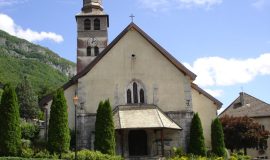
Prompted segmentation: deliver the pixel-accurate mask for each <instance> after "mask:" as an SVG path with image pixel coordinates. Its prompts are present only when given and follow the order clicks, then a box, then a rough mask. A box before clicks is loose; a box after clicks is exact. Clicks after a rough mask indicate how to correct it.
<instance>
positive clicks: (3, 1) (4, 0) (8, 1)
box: [0, 0, 28, 7]
mask: <svg viewBox="0 0 270 160" xmlns="http://www.w3.org/2000/svg"><path fill="white" fill-rule="evenodd" d="M27 1H28V0H0V7H3V6H10V5H14V4H19V3H25V2H27Z"/></svg>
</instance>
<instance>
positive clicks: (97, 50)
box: [95, 47, 99, 56]
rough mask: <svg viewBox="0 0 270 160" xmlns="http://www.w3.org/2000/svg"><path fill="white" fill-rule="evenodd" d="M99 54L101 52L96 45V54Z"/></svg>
mask: <svg viewBox="0 0 270 160" xmlns="http://www.w3.org/2000/svg"><path fill="white" fill-rule="evenodd" d="M98 54H99V48H98V47H95V56H98Z"/></svg>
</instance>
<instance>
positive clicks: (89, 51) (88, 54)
mask: <svg viewBox="0 0 270 160" xmlns="http://www.w3.org/2000/svg"><path fill="white" fill-rule="evenodd" d="M91 50H92V48H91V47H87V56H91Z"/></svg>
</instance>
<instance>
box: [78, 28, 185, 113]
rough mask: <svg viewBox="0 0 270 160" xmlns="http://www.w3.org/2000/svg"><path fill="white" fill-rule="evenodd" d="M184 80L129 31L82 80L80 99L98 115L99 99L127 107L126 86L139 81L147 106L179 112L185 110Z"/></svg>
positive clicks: (145, 43)
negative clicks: (155, 105) (156, 106)
mask: <svg viewBox="0 0 270 160" xmlns="http://www.w3.org/2000/svg"><path fill="white" fill-rule="evenodd" d="M132 54H134V55H136V58H135V59H132V56H131V55H132ZM184 78H186V77H185V76H184V74H183V73H182V72H180V71H179V70H178V69H177V68H176V67H175V66H174V65H173V64H172V63H171V62H169V61H168V60H167V59H166V58H165V57H164V56H163V55H162V54H161V53H159V51H158V50H157V49H156V48H154V47H153V46H152V45H151V44H150V43H148V41H146V40H145V39H144V38H143V37H142V36H141V35H140V34H139V33H138V32H137V31H136V30H130V31H129V32H128V33H127V34H126V35H125V36H124V37H123V38H122V39H121V40H120V41H119V42H118V43H117V44H116V45H115V46H114V47H113V48H112V49H111V50H110V51H109V53H107V55H105V56H104V57H103V58H102V59H101V60H100V61H99V62H98V63H97V64H96V65H95V66H94V68H93V69H92V70H91V71H90V72H88V74H86V75H85V76H84V77H82V78H80V79H79V83H78V87H79V97H84V99H83V101H84V103H85V109H86V112H88V113H96V110H97V107H98V104H99V102H100V100H104V99H108V98H109V99H110V102H111V104H112V105H113V106H117V105H119V104H126V88H127V86H128V85H129V83H130V82H131V81H132V80H139V81H141V82H142V83H143V85H144V86H145V89H146V90H145V94H146V102H147V103H148V104H153V103H156V104H157V105H158V106H159V107H160V108H161V109H162V110H164V111H179V110H184V109H185V100H184V99H185V96H184ZM155 88H156V89H155ZM154 90H156V93H155V95H156V96H154Z"/></svg>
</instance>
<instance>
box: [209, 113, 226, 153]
mask: <svg viewBox="0 0 270 160" xmlns="http://www.w3.org/2000/svg"><path fill="white" fill-rule="evenodd" d="M211 143H212V152H213V153H214V154H215V155H217V156H219V157H223V156H225V144H224V134H223V128H222V124H221V122H220V121H219V119H218V118H216V119H214V120H213V121H212V125H211Z"/></svg>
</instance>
